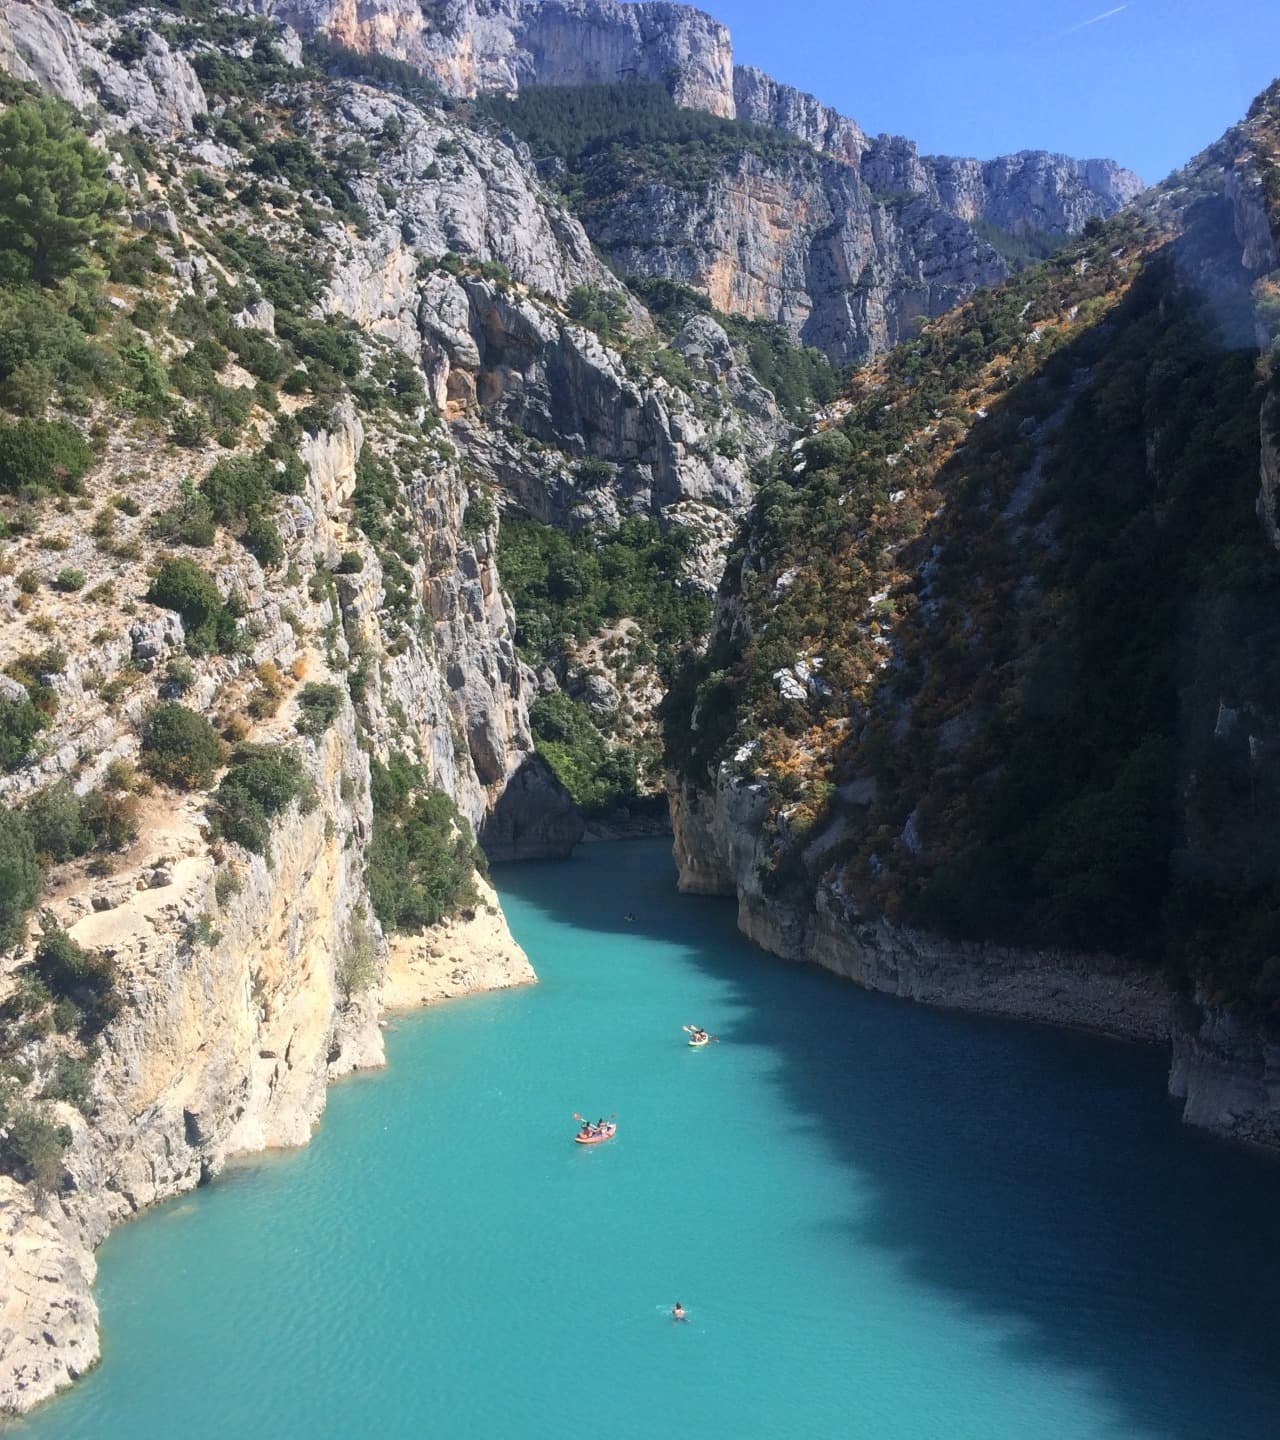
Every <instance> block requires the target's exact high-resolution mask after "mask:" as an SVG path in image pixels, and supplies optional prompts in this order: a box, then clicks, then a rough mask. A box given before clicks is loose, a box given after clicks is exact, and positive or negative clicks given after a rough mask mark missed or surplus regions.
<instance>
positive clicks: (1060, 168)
mask: <svg viewBox="0 0 1280 1440" xmlns="http://www.w3.org/2000/svg"><path fill="white" fill-rule="evenodd" d="M733 80H734V84H733V89H734V99H735V103H736V107H737V116H738V119H739V120H749V121H752V122H753V123H755V124H757V125H767V126H769V127H770V128H772V129H775V130H783V131H785V132H786V133H787V134H788V135H794V136H795V137H796V138H797V139H799V140H803V141H804V142H805V144H807V145H811V146H812V147H813V148H814V149H815V150H818V151H821V152H822V153H823V154H825V155H829V156H832V157H833V158H835V159H837V160H841V161H843V162H844V163H845V164H846V165H849V166H852V167H853V168H855V169H856V170H858V171H859V172H860V174H861V177H862V179H863V181H864V182H865V183H866V185H867V186H868V188H869V189H871V190H872V191H875V192H879V193H882V194H888V195H892V194H896V193H906V194H911V195H919V196H922V197H923V198H925V199H927V200H928V201H929V202H930V203H931V204H933V205H936V206H937V207H939V208H940V209H942V210H945V211H946V212H947V213H948V214H949V215H954V216H955V217H956V218H957V219H958V220H964V221H967V222H969V223H973V222H974V221H978V220H985V221H987V222H989V223H990V224H992V225H995V226H998V227H999V228H1000V229H1002V230H1007V231H1009V233H1011V234H1015V235H1017V234H1025V233H1028V232H1039V233H1043V234H1051V235H1073V234H1075V233H1076V231H1078V230H1080V229H1082V228H1083V227H1084V223H1085V221H1086V220H1089V219H1092V218H1093V217H1095V216H1099V217H1106V216H1108V215H1113V214H1115V212H1116V211H1117V210H1119V209H1121V208H1122V207H1123V206H1125V205H1127V204H1128V203H1129V201H1130V200H1132V199H1133V198H1134V196H1136V195H1137V194H1138V193H1139V191H1140V190H1141V189H1142V181H1141V180H1140V179H1139V177H1138V176H1137V175H1135V174H1134V173H1133V172H1132V171H1131V170H1126V169H1124V168H1123V166H1120V165H1117V164H1116V163H1115V161H1113V160H1077V159H1074V158H1073V157H1071V156H1069V155H1053V154H1050V153H1048V152H1046V151H1044V150H1024V151H1020V152H1019V153H1018V154H1016V155H1001V156H999V157H998V158H997V159H995V160H985V161H984V160H969V159H957V158H954V157H952V156H947V155H925V156H922V155H921V154H920V151H919V149H918V147H917V146H916V145H915V144H914V143H913V142H912V141H910V140H906V139H903V138H902V137H901V136H896V135H879V136H875V137H871V136H868V135H867V134H866V133H865V132H864V131H863V130H862V128H861V126H859V125H858V124H857V122H856V121H854V120H851V119H849V117H848V116H846V115H841V114H840V113H839V112H838V111H836V110H833V109H831V108H830V106H827V105H824V104H822V102H821V101H820V100H818V99H816V98H815V97H814V96H812V95H808V94H805V93H804V92H803V91H801V90H797V89H795V88H794V87H793V86H790V85H783V84H780V83H779V82H778V81H777V80H774V79H772V78H771V77H770V76H768V75H766V74H765V73H764V72H763V71H761V70H757V69H755V68H754V67H752V66H746V65H739V66H737V67H736V68H735V70H734V77H733Z"/></svg>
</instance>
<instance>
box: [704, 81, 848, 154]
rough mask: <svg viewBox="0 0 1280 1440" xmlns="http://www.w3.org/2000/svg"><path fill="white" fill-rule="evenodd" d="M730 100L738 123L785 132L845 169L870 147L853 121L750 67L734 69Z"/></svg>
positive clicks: (802, 92)
mask: <svg viewBox="0 0 1280 1440" xmlns="http://www.w3.org/2000/svg"><path fill="white" fill-rule="evenodd" d="M733 98H734V105H735V109H736V111H737V118H738V119H739V120H748V121H750V122H751V123H752V124H753V125H767V126H769V127H770V129H773V130H785V131H786V133H787V134H788V135H794V136H795V137H796V139H797V140H803V141H804V142H805V144H806V145H812V146H813V148H814V149H815V150H820V151H822V152H823V153H824V154H826V155H832V156H834V157H835V158H836V159H837V160H843V161H844V162H845V163H846V164H847V165H854V166H856V165H858V164H859V163H860V161H861V160H862V157H863V155H864V154H865V153H866V151H867V150H868V148H869V147H870V146H871V143H872V142H871V140H870V139H869V138H868V137H867V135H866V134H865V133H864V132H863V130H862V127H861V126H860V125H859V124H858V123H857V122H856V121H854V120H850V119H849V117H848V116H847V115H841V114H840V113H839V112H838V111H836V110H832V109H831V107H830V106H828V105H824V104H823V103H822V101H821V100H818V99H817V98H816V97H815V96H813V95H808V94H806V93H805V92H804V91H803V90H797V89H796V88H795V87H794V86H792V85H783V84H782V83H781V82H780V81H778V80H775V79H774V78H773V77H772V76H771V75H766V74H765V73H764V71H763V70H757V69H756V68H755V66H754V65H735V66H734V69H733Z"/></svg>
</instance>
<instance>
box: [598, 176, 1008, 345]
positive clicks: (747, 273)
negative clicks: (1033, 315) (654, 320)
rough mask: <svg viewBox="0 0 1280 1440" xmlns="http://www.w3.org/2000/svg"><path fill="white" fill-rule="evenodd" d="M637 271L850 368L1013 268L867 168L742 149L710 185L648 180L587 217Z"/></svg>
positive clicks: (602, 241) (967, 231)
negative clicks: (768, 156)
mask: <svg viewBox="0 0 1280 1440" xmlns="http://www.w3.org/2000/svg"><path fill="white" fill-rule="evenodd" d="M588 224H589V227H590V230H591V234H592V238H593V239H594V240H595V241H596V243H597V244H599V245H600V246H601V247H602V248H603V249H604V250H606V251H607V252H608V254H609V255H610V257H611V258H612V259H613V261H614V263H615V265H617V266H618V268H619V269H621V270H623V271H624V272H627V273H633V274H638V275H644V276H655V275H656V276H661V277H662V278H664V279H669V280H676V281H679V282H681V283H683V284H687V285H691V286H693V287H695V288H696V289H699V290H702V291H704V292H705V293H706V294H707V295H708V296H709V297H710V298H711V301H712V303H713V304H714V305H716V306H717V307H718V308H719V309H721V310H725V311H730V312H733V313H737V314H743V315H748V316H751V317H753V318H764V319H769V320H776V321H778V322H779V323H781V324H782V325H784V326H785V327H786V328H787V330H788V331H790V332H791V334H792V335H794V336H795V337H796V338H797V339H800V340H803V341H804V342H805V343H806V344H809V345H814V346H816V347H817V348H818V349H820V350H823V351H824V352H825V353H826V354H827V355H829V356H830V357H831V358H832V359H833V360H837V361H839V362H841V363H848V362H852V361H859V360H863V359H866V358H867V357H869V356H870V355H873V354H876V353H878V352H879V351H881V350H884V349H886V348H888V347H889V346H891V345H894V344H896V343H897V341H898V340H900V339H902V338H904V337H905V336H906V335H907V334H908V333H910V329H911V326H912V323H913V321H915V320H916V319H917V318H919V317H928V316H932V315H937V314H940V313H942V312H943V311H945V310H948V309H950V308H951V307H952V306H954V305H955V304H956V303H957V302H958V301H959V300H961V299H963V298H964V296H965V295H967V294H968V293H969V292H970V291H972V290H973V289H974V288H976V287H977V286H979V285H987V284H992V283H994V282H995V281H997V280H999V279H1001V278H1002V277H1003V276H1004V275H1005V274H1006V273H1007V267H1006V265H1005V263H1004V261H1003V260H1001V258H1000V257H999V256H998V255H997V254H996V252H995V251H994V250H993V249H992V248H991V247H990V246H989V245H988V244H987V243H986V242H985V241H983V240H981V239H980V238H979V237H978V236H977V235H975V234H974V232H973V230H972V229H971V228H970V227H969V226H968V225H966V224H964V223H963V222H962V221H960V220H957V219H955V218H954V217H952V216H951V215H948V214H947V213H945V212H944V211H943V210H941V209H939V208H938V207H936V206H935V205H932V204H930V203H929V201H928V200H926V199H915V198H913V197H910V196H906V195H898V196H893V197H881V198H878V197H877V196H875V195H874V194H873V193H872V192H871V191H870V190H868V188H867V187H866V185H865V184H864V183H863V181H862V180H861V179H860V178H859V176H858V173H857V172H856V171H854V170H853V169H851V168H850V167H849V166H847V165H844V164H841V163H838V162H836V161H833V160H826V159H822V158H819V157H817V156H810V155H807V154H804V153H803V152H801V153H799V154H797V155H796V156H795V157H793V158H791V159H789V160H787V161H785V162H782V163H769V162H766V161H764V160H762V159H761V158H760V157H759V156H756V155H753V154H749V153H748V154H744V155H743V156H742V157H741V158H740V159H739V160H738V161H737V162H736V164H734V165H733V166H732V167H730V168H729V169H727V170H726V171H724V172H723V173H722V174H720V175H719V176H717V177H716V178H715V179H714V180H713V181H712V182H711V184H710V185H709V186H708V187H707V189H706V190H705V191H704V192H702V193H690V192H689V191H687V190H682V189H676V188H675V187H673V186H664V185H659V184H652V185H648V186H646V187H645V188H643V189H640V190H637V191H634V192H632V193H630V194H628V195H625V196H623V197H622V198H621V199H619V200H618V201H616V202H614V203H612V204H610V205H608V206H601V207H599V208H597V209H595V210H593V211H592V213H591V214H590V215H589V217H588Z"/></svg>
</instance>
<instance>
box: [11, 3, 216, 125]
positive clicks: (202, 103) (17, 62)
mask: <svg viewBox="0 0 1280 1440" xmlns="http://www.w3.org/2000/svg"><path fill="white" fill-rule="evenodd" d="M124 28H125V27H124V26H123V25H122V24H121V22H119V21H116V20H111V19H99V20H96V21H95V23H94V24H93V26H91V27H87V28H86V27H83V26H81V25H79V24H77V23H76V22H75V21H74V20H72V19H71V18H70V17H69V16H68V15H66V14H65V13H64V12H63V11H61V10H59V9H57V8H56V7H54V6H53V5H47V4H25V3H22V0H15V3H14V4H12V5H6V6H5V7H4V10H3V12H2V13H0V70H6V71H8V73H9V74H10V75H12V76H14V77H15V79H18V80H29V81H32V82H34V83H35V84H37V85H39V86H40V88H41V89H43V90H47V91H49V92H50V93H51V94H54V95H57V96H58V98H59V99H61V100H65V101H66V102H67V103H68V104H69V105H73V106H74V107H75V108H76V109H77V110H84V109H86V108H87V107H88V106H90V105H94V104H97V105H100V106H101V107H102V109H103V112H104V114H105V117H106V123H107V124H108V125H110V126H111V127H112V128H113V129H119V130H127V129H128V128H129V127H130V126H134V125H136V126H137V127H138V128H139V129H141V130H142V132H143V133H144V134H147V135H155V136H160V135H179V134H185V133H187V132H189V131H190V129H191V126H192V122H193V121H194V119H195V117H196V116H197V115H204V114H206V113H207V111H208V103H207V101H206V99H205V94H204V91H203V89H201V86H200V82H199V80H197V79H196V75H195V71H194V70H192V68H191V66H190V64H189V63H188V61H187V60H186V59H185V58H183V57H182V56H181V55H176V54H174V52H173V50H172V49H171V48H170V47H169V44H168V42H167V41H165V40H164V39H163V38H162V37H161V36H159V35H156V34H154V33H153V34H150V35H148V36H147V37H146V39H145V40H144V41H143V53H142V55H141V57H140V59H139V60H138V61H136V62H135V63H133V64H131V65H128V66H126V65H124V64H122V63H121V62H120V61H118V60H116V59H115V58H113V56H112V55H111V54H110V53H109V46H110V45H111V43H112V41H114V40H115V39H116V38H117V37H118V36H119V35H120V33H121V31H122V30H123V29H124Z"/></svg>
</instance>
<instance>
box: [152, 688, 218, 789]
mask: <svg viewBox="0 0 1280 1440" xmlns="http://www.w3.org/2000/svg"><path fill="white" fill-rule="evenodd" d="M221 759H222V753H221V747H220V745H219V744H218V737H217V736H216V735H215V734H214V731H213V726H212V725H210V724H209V722H208V720H206V719H205V717H204V716H203V715H198V714H197V713H196V712H195V711H194V710H188V709H187V707H186V706H185V705H178V704H176V703H171V704H167V705H158V706H156V708H155V709H154V710H152V711H151V713H150V714H149V715H148V716H147V718H146V721H145V722H144V724H143V728H142V763H143V766H144V767H145V769H146V771H147V773H148V774H149V775H153V776H154V777H155V778H156V779H157V780H160V781H162V782H163V783H164V784H166V785H175V786H177V788H178V789H180V790H203V789H204V788H205V787H206V786H207V785H209V784H210V782H211V781H212V780H213V776H214V773H215V771H216V770H217V768H218V765H219V763H220V762H221Z"/></svg>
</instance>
